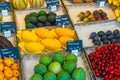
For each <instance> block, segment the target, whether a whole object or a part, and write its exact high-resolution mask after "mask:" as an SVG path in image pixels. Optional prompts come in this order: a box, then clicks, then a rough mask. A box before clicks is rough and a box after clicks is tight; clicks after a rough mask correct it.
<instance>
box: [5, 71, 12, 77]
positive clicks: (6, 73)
mask: <svg viewBox="0 0 120 80" xmlns="http://www.w3.org/2000/svg"><path fill="white" fill-rule="evenodd" d="M4 75H5V77H6V78H11V77H12V76H13V71H12V70H11V69H5V70H4Z"/></svg>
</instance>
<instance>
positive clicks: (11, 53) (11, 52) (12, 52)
mask: <svg viewBox="0 0 120 80" xmlns="http://www.w3.org/2000/svg"><path fill="white" fill-rule="evenodd" d="M18 52H19V51H18V48H17V47H13V48H6V49H0V54H1V57H2V58H6V57H10V58H13V59H19V53H18Z"/></svg>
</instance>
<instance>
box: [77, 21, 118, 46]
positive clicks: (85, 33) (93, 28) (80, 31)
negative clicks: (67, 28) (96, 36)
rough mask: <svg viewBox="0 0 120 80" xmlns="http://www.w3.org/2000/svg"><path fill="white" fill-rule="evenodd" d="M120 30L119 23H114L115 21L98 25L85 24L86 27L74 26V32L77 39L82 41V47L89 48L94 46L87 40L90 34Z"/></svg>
mask: <svg viewBox="0 0 120 80" xmlns="http://www.w3.org/2000/svg"><path fill="white" fill-rule="evenodd" d="M116 29H118V30H120V23H118V22H116V21H110V22H107V23H101V24H100V23H98V24H92V25H89V24H86V25H76V26H75V30H76V33H77V36H78V38H79V40H82V41H83V47H90V46H94V44H93V43H92V40H91V39H89V37H90V34H91V33H92V32H96V33H97V32H99V31H105V32H106V31H107V30H110V31H114V30H116Z"/></svg>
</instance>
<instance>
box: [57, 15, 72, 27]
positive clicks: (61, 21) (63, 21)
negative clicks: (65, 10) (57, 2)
mask: <svg viewBox="0 0 120 80" xmlns="http://www.w3.org/2000/svg"><path fill="white" fill-rule="evenodd" d="M69 24H70V18H69V16H68V15H60V16H56V26H63V25H64V26H67V25H69Z"/></svg>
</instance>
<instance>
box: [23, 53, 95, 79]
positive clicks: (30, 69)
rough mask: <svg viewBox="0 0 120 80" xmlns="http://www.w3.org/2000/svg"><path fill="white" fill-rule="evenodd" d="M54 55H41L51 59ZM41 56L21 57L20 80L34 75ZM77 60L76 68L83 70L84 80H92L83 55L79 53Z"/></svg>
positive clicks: (92, 77)
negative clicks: (84, 73)
mask: <svg viewBox="0 0 120 80" xmlns="http://www.w3.org/2000/svg"><path fill="white" fill-rule="evenodd" d="M60 52H62V53H63V54H64V56H65V55H67V54H68V53H67V52H66V51H60ZM54 53H55V52H54ZM54 53H53V52H52V53H43V55H48V56H50V57H51V56H52V55H53V54H54ZM80 54H81V55H80ZM41 56H42V55H27V54H25V55H22V59H21V65H22V79H23V80H29V79H30V77H31V76H32V75H33V74H34V66H35V65H36V64H38V63H39V59H40V57H41ZM77 58H78V61H77V67H82V68H83V69H84V70H85V72H86V80H94V76H93V74H92V73H91V69H90V68H89V65H88V64H87V63H85V61H86V59H85V57H84V53H81V52H80V53H79V56H78V57H77ZM82 58H84V59H82ZM26 72H27V73H26Z"/></svg>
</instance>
